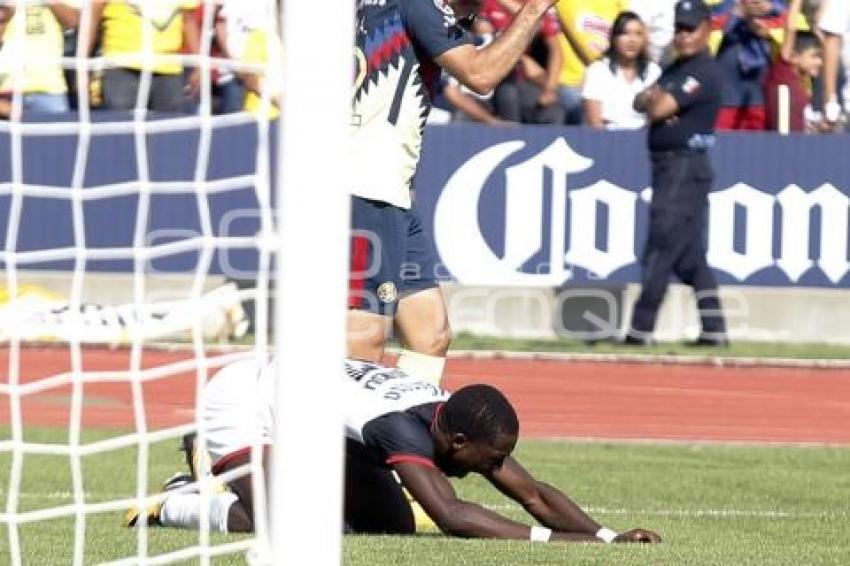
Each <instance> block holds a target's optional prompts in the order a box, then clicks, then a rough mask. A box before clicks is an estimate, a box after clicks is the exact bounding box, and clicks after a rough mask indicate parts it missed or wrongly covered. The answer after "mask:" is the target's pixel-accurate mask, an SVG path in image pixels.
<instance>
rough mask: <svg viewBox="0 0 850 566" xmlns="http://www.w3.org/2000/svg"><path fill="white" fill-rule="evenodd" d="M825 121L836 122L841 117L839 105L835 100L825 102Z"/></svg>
mask: <svg viewBox="0 0 850 566" xmlns="http://www.w3.org/2000/svg"><path fill="white" fill-rule="evenodd" d="M823 113H824V116H825V117H826V120H827V122H837V121H838V119H839V118H840V117H841V105H840V104H838V103H837V102H835V101H831V102H827V103H826V104H825V105H824V107H823Z"/></svg>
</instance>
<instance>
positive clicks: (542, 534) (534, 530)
mask: <svg viewBox="0 0 850 566" xmlns="http://www.w3.org/2000/svg"><path fill="white" fill-rule="evenodd" d="M550 538H552V529H547V528H546V527H538V526H537V525H532V527H531V532H530V533H528V539H529V540H530V541H531V542H549V539H550Z"/></svg>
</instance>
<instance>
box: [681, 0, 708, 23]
mask: <svg viewBox="0 0 850 566" xmlns="http://www.w3.org/2000/svg"><path fill="white" fill-rule="evenodd" d="M710 19H711V10H709V9H708V6H706V5H705V2H703V1H702V0H679V2H676V19H675V22H676V25H677V26H679V25H681V26H685V27H689V28H695V27H697V26H698V25H700V24H701V23H703V22H707V21H709V20H710Z"/></svg>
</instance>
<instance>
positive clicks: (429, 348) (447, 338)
mask: <svg viewBox="0 0 850 566" xmlns="http://www.w3.org/2000/svg"><path fill="white" fill-rule="evenodd" d="M451 343H452V331H451V328H450V327H449V325H448V322H447V323H446V324H445V325H443V326H441V327H440V328H435V329H433V330H432V331H431V332H428V333H424V332H420V333H417V335H415V336H410V337H409V340H408V343H407V344H405V346H406V347H407V348H408V349H410V350H413V351H414V352H417V353H419V354H425V355H426V356H436V357H439V358H442V357H445V355H446V352H448V350H449V345H450V344H451Z"/></svg>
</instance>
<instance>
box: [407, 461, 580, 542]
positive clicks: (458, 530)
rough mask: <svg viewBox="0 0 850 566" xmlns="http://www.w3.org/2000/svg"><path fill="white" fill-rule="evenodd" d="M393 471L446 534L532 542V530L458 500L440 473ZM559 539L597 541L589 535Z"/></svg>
mask: <svg viewBox="0 0 850 566" xmlns="http://www.w3.org/2000/svg"><path fill="white" fill-rule="evenodd" d="M393 468H394V469H395V471H396V473H398V475H399V477H400V478H401V481H402V483H403V484H404V486H405V487H406V488H407V490H408V491H409V492H410V494H411V495H412V496H413V497H414V498H415V499H416V501H418V502H419V504H420V505H421V506H422V508H423V509H424V510H425V512H426V513H427V514H428V516H429V517H431V519H433V520H434V522H435V523H436V524H437V526H438V527H439V528H440V530H441V531H442V532H444V533H445V534H447V535H452V536H457V537H464V538H499V539H519V540H521V539H525V540H528V539H529V536H530V533H531V527H530V526H528V525H524V524H522V523H518V522H516V521H512V520H511V519H508V518H507V517H503V516H502V515H499V514H498V513H496V512H494V511H490V510H489V509H485V508H484V507H481V506H480V505H477V504H475V503H470V502H468V501H462V500H460V499H458V498H457V494H456V493H455V490H454V488H453V487H452V484H451V483H449V481H448V480H447V479H446V477H445V476H444V475H443V474H442V473H441V472H440V471H439V470H437V469H435V468H430V467H426V466H423V465H421V464H416V463H406V462H405V463H399V464H396V465H394V466H393ZM558 538H563V540H576V541H584V540H586V541H592V540H595V537H593V536H588V535H576V536H565V537H560V536H559V537H558Z"/></svg>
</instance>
